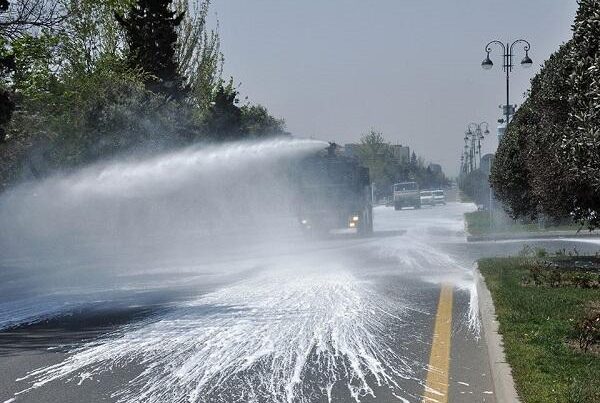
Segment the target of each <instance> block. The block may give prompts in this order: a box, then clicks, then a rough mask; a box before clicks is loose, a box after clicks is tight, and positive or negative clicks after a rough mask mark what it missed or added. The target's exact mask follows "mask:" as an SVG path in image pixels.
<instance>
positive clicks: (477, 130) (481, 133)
mask: <svg viewBox="0 0 600 403" xmlns="http://www.w3.org/2000/svg"><path fill="white" fill-rule="evenodd" d="M472 127H473V128H474V129H473V130H471V128H472ZM482 127H483V128H484V130H482ZM473 132H474V133H473ZM470 133H472V134H471V137H473V143H475V142H476V143H477V154H478V155H479V166H480V167H481V140H483V139H484V137H485V136H487V135H488V134H490V125H489V124H488V122H481V123H473V122H471V123H469V125H468V126H467V134H470ZM474 145H475V144H473V146H474Z"/></svg>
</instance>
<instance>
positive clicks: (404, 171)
mask: <svg viewBox="0 0 600 403" xmlns="http://www.w3.org/2000/svg"><path fill="white" fill-rule="evenodd" d="M357 157H358V158H359V160H360V162H361V164H362V165H364V166H365V167H367V168H369V174H370V176H371V180H372V181H373V184H374V186H375V195H376V196H377V198H378V199H380V198H382V197H386V196H389V195H390V194H391V189H392V186H393V185H394V183H398V182H409V181H410V182H413V181H414V182H417V183H418V184H419V187H420V188H421V189H442V188H444V187H447V186H448V185H449V184H450V181H449V180H448V178H446V176H445V175H444V172H443V171H442V170H441V167H440V168H439V169H435V168H433V166H432V165H431V164H425V160H424V159H423V158H422V157H419V156H417V154H416V153H415V152H414V151H413V152H412V153H411V154H410V155H409V156H408V157H407V158H402V157H401V156H398V155H396V154H395V153H394V149H393V145H392V144H391V143H390V142H389V141H387V140H386V139H385V137H384V136H383V134H382V133H381V132H378V131H376V130H370V131H369V132H367V133H365V134H363V136H362V137H361V139H360V144H359V147H358V150H357ZM438 167H439V165H438Z"/></svg>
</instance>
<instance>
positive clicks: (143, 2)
mask: <svg viewBox="0 0 600 403" xmlns="http://www.w3.org/2000/svg"><path fill="white" fill-rule="evenodd" d="M171 3H172V0H137V1H136V2H135V3H133V4H132V6H131V8H130V10H129V12H128V13H127V15H125V16H122V15H116V19H117V21H118V22H119V24H120V25H121V26H122V27H123V28H124V30H125V34H126V40H127V44H128V46H129V56H128V58H129V64H130V65H131V67H133V68H136V69H141V70H142V71H143V72H145V73H147V74H148V77H147V79H146V87H147V88H148V89H149V90H150V91H152V92H155V93H160V94H164V95H166V96H168V97H170V98H173V99H181V98H183V97H185V95H186V93H187V92H188V88H187V87H186V85H185V80H184V78H183V77H182V76H181V74H180V73H179V71H178V70H179V69H178V63H177V58H176V46H177V26H179V24H180V23H181V21H182V19H183V16H184V14H183V13H181V14H178V15H177V14H176V13H175V12H174V11H172V9H171Z"/></svg>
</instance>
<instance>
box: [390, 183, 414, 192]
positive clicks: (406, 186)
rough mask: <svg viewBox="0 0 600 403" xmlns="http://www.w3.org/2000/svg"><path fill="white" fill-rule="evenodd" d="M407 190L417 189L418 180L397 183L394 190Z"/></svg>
mask: <svg viewBox="0 0 600 403" xmlns="http://www.w3.org/2000/svg"><path fill="white" fill-rule="evenodd" d="M407 190H417V184H416V182H407V183H397V184H395V185H394V192H404V191H407Z"/></svg>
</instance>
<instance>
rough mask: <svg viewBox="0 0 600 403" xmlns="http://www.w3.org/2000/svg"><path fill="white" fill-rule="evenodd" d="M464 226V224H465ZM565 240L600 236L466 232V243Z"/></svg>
mask: <svg viewBox="0 0 600 403" xmlns="http://www.w3.org/2000/svg"><path fill="white" fill-rule="evenodd" d="M465 225H466V224H465ZM565 238H588V239H589V238H596V239H598V238H600V234H599V233H597V232H594V233H583V234H582V233H576V232H567V231H548V232H515V233H506V234H493V235H469V234H468V232H467V242H485V241H509V240H523V239H528V240H536V239H565Z"/></svg>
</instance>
